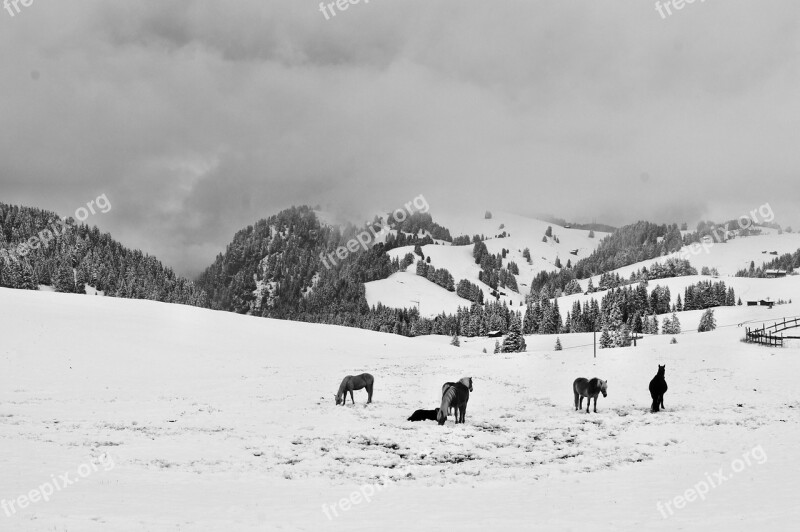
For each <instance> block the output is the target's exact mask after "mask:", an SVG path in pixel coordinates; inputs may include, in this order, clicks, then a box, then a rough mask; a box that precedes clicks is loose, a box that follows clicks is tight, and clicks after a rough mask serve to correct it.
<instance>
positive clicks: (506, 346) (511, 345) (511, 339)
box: [501, 315, 527, 353]
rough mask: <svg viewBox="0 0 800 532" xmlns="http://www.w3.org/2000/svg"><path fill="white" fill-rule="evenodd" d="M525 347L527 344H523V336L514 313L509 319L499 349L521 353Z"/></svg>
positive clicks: (505, 351) (504, 351)
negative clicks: (506, 330) (509, 323)
mask: <svg viewBox="0 0 800 532" xmlns="http://www.w3.org/2000/svg"><path fill="white" fill-rule="evenodd" d="M526 348H527V346H526V345H525V338H524V337H523V336H522V332H521V326H520V323H519V320H518V319H517V318H516V315H514V317H513V318H512V320H511V327H510V328H509V331H508V336H506V338H505V340H503V347H502V348H501V351H502V352H503V353H521V352H523V351H525V349H526Z"/></svg>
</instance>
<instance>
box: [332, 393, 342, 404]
mask: <svg viewBox="0 0 800 532" xmlns="http://www.w3.org/2000/svg"><path fill="white" fill-rule="evenodd" d="M333 398H334V399H336V406H339V405H340V404H342V398H341V397H339V396H338V395H334V396H333Z"/></svg>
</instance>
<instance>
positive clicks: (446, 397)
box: [436, 386, 456, 425]
mask: <svg viewBox="0 0 800 532" xmlns="http://www.w3.org/2000/svg"><path fill="white" fill-rule="evenodd" d="M455 395H456V391H455V388H453V387H452V386H450V387H448V388H447V389H446V390H445V391H444V393H442V406H441V407H439V413H438V414H436V421H437V422H439V425H444V422H445V421H447V412H448V411H449V410H450V403H452V402H453V398H454V397H455Z"/></svg>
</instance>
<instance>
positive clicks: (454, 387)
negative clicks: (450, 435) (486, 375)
mask: <svg viewBox="0 0 800 532" xmlns="http://www.w3.org/2000/svg"><path fill="white" fill-rule="evenodd" d="M471 391H472V377H464V378H463V379H461V380H460V381H458V382H446V383H444V385H443V386H442V406H440V407H439V413H438V414H437V416H436V421H437V422H438V423H439V425H444V423H445V421H447V414H448V413H449V412H450V408H453V409H454V411H455V416H456V424H458V423H464V419H465V417H466V415H467V403H468V402H469V392H471Z"/></svg>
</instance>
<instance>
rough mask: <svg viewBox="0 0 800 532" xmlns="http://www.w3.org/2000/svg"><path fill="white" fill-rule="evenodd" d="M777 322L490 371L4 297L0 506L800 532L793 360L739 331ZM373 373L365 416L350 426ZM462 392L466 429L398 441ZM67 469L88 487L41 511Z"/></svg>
mask: <svg viewBox="0 0 800 532" xmlns="http://www.w3.org/2000/svg"><path fill="white" fill-rule="evenodd" d="M795 301H797V299H795ZM777 310H780V313H781V315H798V314H800V305H798V304H797V303H794V304H792V305H786V306H781V307H776V308H775V309H773V310H772V311H769V310H767V309H763V308H748V307H733V308H725V309H719V310H718V312H717V320H718V322H719V324H720V325H721V326H723V325H724V326H723V327H720V328H719V329H718V330H717V331H715V332H711V333H704V334H698V333H687V334H683V335H680V336H678V337H677V338H678V343H677V344H676V345H670V344H669V337H664V336H657V337H648V338H646V339H645V340H643V341H642V342H641V343H640V344H639V347H637V348H628V349H616V350H602V351H599V352H598V355H597V358H593V351H592V347H591V345H589V344H591V336H590V335H575V336H562V338H561V340H562V343H563V344H564V347H565V350H564V351H561V352H554V351H552V344H553V343H554V338H553V337H528V338H527V341H528V346H529V352H528V353H521V354H514V355H493V354H483V353H482V352H481V349H482V348H483V347H489V346H491V345H493V343H494V340H489V339H481V340H471V341H465V342H464V343H463V344H462V347H461V348H453V347H450V346H448V345H446V344H447V339H445V338H414V339H408V338H402V337H399V336H393V335H388V334H386V335H384V334H378V333H371V332H367V331H361V330H355V329H346V328H339V327H332V326H323V325H310V324H302V323H293V322H283V321H273V320H266V319H259V318H252V317H246V316H239V315H234V314H226V313H219V312H213V311H208V310H202V309H196V308H191V307H183V306H175V305H166V304H159V303H153V302H147V301H130V300H119V299H111V298H104V297H100V296H76V295H64V294H55V293H45V292H25V291H13V290H6V289H0V327H1V329H0V338H2V343H1V344H0V441H1V442H2V443H0V479H1V480H0V503H2V501H3V500H5V501H6V502H9V501H16V502H15V503H14V505H15V506H14V508H13V509H14V510H15V511H14V512H8V511H7V510H5V509H4V508H2V507H0V530H14V531H16V530H22V531H28V530H36V531H38V530H42V531H45V530H47V531H56V530H57V531H63V530H69V531H73V530H79V531H92V530H97V531H100V530H102V531H107V530H114V531H127V530H153V531H160V530H236V531H249V530H313V531H317V530H375V529H376V528H377V529H382V530H450V529H453V528H458V529H469V530H498V529H504V530H584V529H587V528H588V529H591V530H794V529H795V527H796V524H797V522H798V519H799V518H800V509H798V508H799V507H798V505H797V504H796V501H795V498H796V494H797V490H798V488H800V477H798V475H797V472H798V470H800V453H798V452H797V444H796V442H797V439H798V435H800V425H799V424H800V415H799V414H800V399H798V396H797V394H796V389H797V375H798V374H800V347H798V346H790V347H787V348H784V349H774V348H763V347H757V346H751V345H747V344H744V343H741V342H740V339H741V337H742V329H741V328H740V327H737V326H736V324H738V323H741V322H744V321H749V320H762V319H767V318H770V317H775V316H776V315H777V314H776V311H777ZM681 320H682V321H683V325H684V330H687V331H689V330H691V329H692V327H693V326H694V325H696V319H695V317H694V314H693V313H684V314H682V315H681ZM489 351H490V353H491V349H489ZM658 364H666V368H667V369H666V371H667V373H666V377H667V381H668V383H669V387H670V388H669V391H668V392H667V395H666V399H665V405H666V411H665V412H661V413H658V414H651V413H649V411H648V408H649V404H650V397H649V394H648V390H647V385H648V382H649V380H650V378H651V377H652V376H653V375H654V374H655V371H656V367H657V365H658ZM363 371H368V372H370V373H372V374H373V375H374V376H375V395H374V402H373V403H372V404H370V405H368V406H367V405H365V401H366V394H365V393H364V392H363V391H359V392H355V396H356V404H355V406H353V405H350V404H348V405H347V406H346V407H336V406H335V405H334V400H333V395H334V394H335V392H336V389H337V387H338V384H339V382H340V381H341V379H342V377H343V376H344V375H346V374H353V373H360V372H363ZM462 376H472V377H473V378H474V393H473V394H472V395H471V398H470V402H469V409H468V411H467V423H466V424H465V425H459V426H455V425H453V423H452V418H451V420H449V421H448V423H447V424H446V425H445V426H444V427H439V426H438V425H436V424H435V423H432V422H421V423H410V422H407V421H406V417H407V416H408V415H410V414H411V412H412V411H413V410H415V409H418V408H426V409H432V408H434V407H436V406H437V405H438V400H439V396H440V387H441V384H442V383H443V382H445V381H449V380H454V379H458V378H460V377H462ZM579 376H584V377H594V376H597V377H601V378H604V379H607V380H608V382H609V389H608V390H609V395H608V397H607V398H602V397H601V398H600V399H599V401H598V413H597V414H594V413H592V414H586V413H584V412H575V410H574V408H573V406H572V389H571V385H572V381H573V380H574V379H575V378H576V377H579ZM101 456H102V457H103V459H102V460H101V459H100V457H101ZM92 460H94V464H95V465H94V466H91V465H90V464H92ZM98 463H99V464H101V465H100V466H99V467H98V466H97V464H98ZM81 472H82V473H86V475H84V476H81V475H80V473H81ZM65 473H67V474H68V478H71V479H72V480H76V479H79V481H78V482H76V483H73V484H71V485H68V486H62V489H60V490H54V491H53V493H52V494H51V495H48V499H49V501H47V502H46V501H44V500H39V499H41V495H39V496H37V495H36V494H35V493H36V492H37V491H38V493H42V492H47V491H48V490H47V489H40V486H44V485H46V484H48V483H52V482H58V483H59V486H61V484H62V482H61V481H60V480H59V479H60V478H61V475H63V474H65ZM719 474H721V475H722V476H723V477H724V478H725V479H726V480H724V481H722V480H720V477H719V476H718V475H719ZM704 486H705V487H704ZM32 490H33V491H34V493H31V492H32ZM687 490H694V491H687ZM693 493H694V495H692V494H693ZM698 493H702V499H703V500H700V499H698V498H697V497H698V495H697V494H698ZM23 495H24V496H26V497H28V498H29V499H37V500H36V502H29V501H26V502H29V504H26V507H25V508H19V506H20V504H19V498H20V497H21V496H23ZM676 497H687V498H688V499H689V501H688V502H687V501H686V500H684V501H676V500H675V499H676ZM366 498H369V499H370V500H369V501H367V500H365V499H366ZM345 499H346V500H345ZM659 503H661V506H660V507H659V506H658V505H659ZM323 505H326V506H323ZM7 507H8V505H6V508H7ZM9 513H10V515H9Z"/></svg>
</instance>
